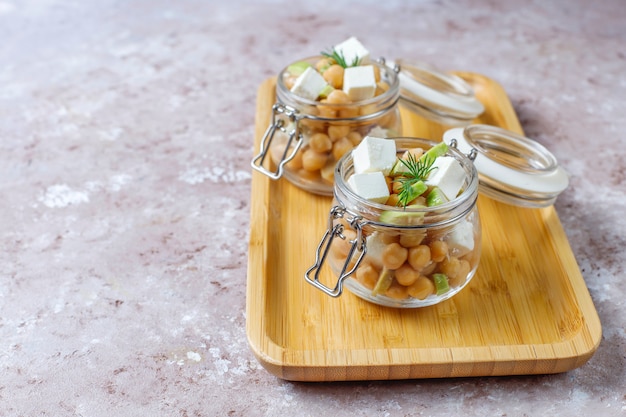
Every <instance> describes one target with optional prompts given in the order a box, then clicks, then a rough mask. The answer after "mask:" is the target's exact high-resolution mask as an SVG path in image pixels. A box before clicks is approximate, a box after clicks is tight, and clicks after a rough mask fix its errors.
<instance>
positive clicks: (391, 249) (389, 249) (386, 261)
mask: <svg viewBox="0 0 626 417" xmlns="http://www.w3.org/2000/svg"><path fill="white" fill-rule="evenodd" d="M408 253H409V251H408V250H407V249H406V248H403V247H402V246H400V244H399V243H391V244H389V245H387V246H386V247H385V249H383V253H382V256H381V257H382V261H383V265H384V266H385V267H387V268H389V269H392V270H394V269H398V268H400V267H401V266H402V264H403V263H404V262H405V261H406V259H407V256H408Z"/></svg>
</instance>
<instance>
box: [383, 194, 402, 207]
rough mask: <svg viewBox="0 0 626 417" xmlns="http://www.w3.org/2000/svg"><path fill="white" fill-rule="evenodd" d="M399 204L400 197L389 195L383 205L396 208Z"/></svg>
mask: <svg viewBox="0 0 626 417" xmlns="http://www.w3.org/2000/svg"><path fill="white" fill-rule="evenodd" d="M399 202H400V197H399V196H398V194H393V193H391V194H389V198H388V199H387V201H386V202H385V204H386V205H388V206H397V205H398V203H399Z"/></svg>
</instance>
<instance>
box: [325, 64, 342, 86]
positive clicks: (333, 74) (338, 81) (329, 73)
mask: <svg viewBox="0 0 626 417" xmlns="http://www.w3.org/2000/svg"><path fill="white" fill-rule="evenodd" d="M322 76H323V77H324V79H325V80H326V82H327V83H328V84H330V85H331V86H333V88H338V89H341V88H343V67H342V66H341V65H337V64H333V65H331V66H330V67H328V68H327V69H326V71H324V73H323V74H322Z"/></svg>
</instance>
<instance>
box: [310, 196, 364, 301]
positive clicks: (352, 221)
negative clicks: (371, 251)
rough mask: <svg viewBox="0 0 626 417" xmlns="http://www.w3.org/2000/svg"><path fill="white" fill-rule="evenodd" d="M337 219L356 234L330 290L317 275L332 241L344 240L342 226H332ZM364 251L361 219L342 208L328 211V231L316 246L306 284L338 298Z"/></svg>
mask: <svg viewBox="0 0 626 417" xmlns="http://www.w3.org/2000/svg"><path fill="white" fill-rule="evenodd" d="M339 218H344V219H345V220H346V222H347V223H348V224H349V225H350V227H351V228H352V229H354V231H355V232H356V237H355V238H354V239H353V240H350V241H349V242H350V243H351V246H350V250H349V251H348V255H347V256H346V260H345V262H344V265H343V267H342V268H341V272H340V274H339V278H338V279H337V283H336V284H335V286H334V287H333V288H331V287H329V286H326V285H324V284H323V283H322V282H320V276H319V275H320V271H321V269H322V265H324V262H325V261H326V257H327V256H328V253H329V251H330V247H331V245H332V242H333V240H334V239H335V238H340V239H342V240H345V239H346V236H345V235H344V234H343V231H344V230H345V226H344V224H343V223H337V224H334V223H335V220H336V219H339ZM366 251H367V247H366V244H365V236H363V219H362V217H361V216H358V215H356V214H352V213H350V212H349V211H348V210H346V209H345V208H343V207H339V206H334V207H333V208H332V209H331V210H330V214H329V216H328V230H326V233H324V236H323V237H322V240H321V241H320V243H319V245H318V246H317V251H316V254H315V264H314V265H313V266H312V267H311V268H309V269H308V270H307V271H306V273H305V274H304V278H305V279H306V280H307V282H308V283H310V284H312V285H313V286H315V287H317V288H318V289H320V290H322V291H323V292H325V293H326V294H328V295H330V296H331V297H339V296H340V295H341V293H342V291H343V281H344V280H345V279H346V278H348V277H349V276H350V275H352V274H353V273H354V271H356V269H357V268H358V267H359V265H360V263H361V260H362V259H363V257H364V256H365V253H366ZM357 254H358V258H356V262H355V263H354V265H353V266H352V267H350V263H351V261H352V259H353V257H354V256H355V255H357ZM311 274H313V278H311Z"/></svg>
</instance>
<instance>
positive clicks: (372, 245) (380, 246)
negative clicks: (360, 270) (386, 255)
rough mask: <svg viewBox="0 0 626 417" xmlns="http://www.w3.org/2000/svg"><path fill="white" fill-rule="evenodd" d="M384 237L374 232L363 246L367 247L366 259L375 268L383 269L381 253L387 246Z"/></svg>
mask: <svg viewBox="0 0 626 417" xmlns="http://www.w3.org/2000/svg"><path fill="white" fill-rule="evenodd" d="M383 237H384V235H383V234H382V233H381V232H378V231H377V232H374V233H372V234H371V235H369V236H368V237H367V238H366V239H367V240H366V242H365V244H366V245H367V259H368V261H369V262H371V263H372V265H374V266H375V267H376V268H379V269H380V268H382V267H383V252H384V251H385V248H386V247H387V246H388V244H387V243H385V240H384V238H383Z"/></svg>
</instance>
